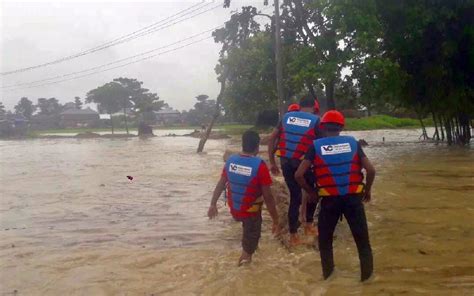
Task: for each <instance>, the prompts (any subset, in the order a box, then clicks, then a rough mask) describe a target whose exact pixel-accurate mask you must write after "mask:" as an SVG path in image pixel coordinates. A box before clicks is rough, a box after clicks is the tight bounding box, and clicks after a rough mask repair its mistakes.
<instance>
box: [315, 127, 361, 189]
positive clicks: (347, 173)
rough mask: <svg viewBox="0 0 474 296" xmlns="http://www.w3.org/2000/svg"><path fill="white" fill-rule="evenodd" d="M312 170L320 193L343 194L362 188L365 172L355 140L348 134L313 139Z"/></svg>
mask: <svg viewBox="0 0 474 296" xmlns="http://www.w3.org/2000/svg"><path fill="white" fill-rule="evenodd" d="M314 147H315V158H314V160H313V170H314V175H315V176H316V180H317V186H318V194H319V196H322V197H324V196H343V195H348V194H358V193H362V192H363V191H364V183H363V181H364V175H363V174H362V165H361V162H360V159H359V155H358V153H357V149H358V143H357V141H356V140H355V139H354V138H353V137H350V136H337V137H328V138H322V139H318V140H315V141H314Z"/></svg>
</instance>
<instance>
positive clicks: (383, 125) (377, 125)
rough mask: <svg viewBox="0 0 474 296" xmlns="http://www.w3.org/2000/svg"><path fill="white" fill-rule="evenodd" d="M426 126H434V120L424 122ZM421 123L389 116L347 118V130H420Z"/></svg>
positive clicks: (415, 120)
mask: <svg viewBox="0 0 474 296" xmlns="http://www.w3.org/2000/svg"><path fill="white" fill-rule="evenodd" d="M423 122H424V124H425V125H426V126H431V125H432V123H433V122H432V120H430V119H426V120H423ZM420 127H421V124H420V121H419V120H417V119H412V118H396V117H392V116H388V115H374V116H370V117H364V118H347V119H346V127H345V129H346V130H351V131H358V130H375V129H397V128H420Z"/></svg>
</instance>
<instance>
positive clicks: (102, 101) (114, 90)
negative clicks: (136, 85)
mask: <svg viewBox="0 0 474 296" xmlns="http://www.w3.org/2000/svg"><path fill="white" fill-rule="evenodd" d="M123 93H124V92H123V87H122V86H121V85H120V84H118V83H116V82H109V83H106V84H104V85H102V86H99V87H98V88H95V89H93V90H91V91H89V92H88V93H87V95H86V98H85V101H86V102H87V103H91V102H93V103H96V104H97V107H98V109H99V111H100V112H106V113H108V114H109V115H110V124H111V128H112V134H113V133H114V121H113V118H112V114H113V113H116V112H118V111H120V107H121V104H120V98H121V96H123Z"/></svg>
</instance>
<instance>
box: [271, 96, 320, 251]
mask: <svg viewBox="0 0 474 296" xmlns="http://www.w3.org/2000/svg"><path fill="white" fill-rule="evenodd" d="M300 108H301V110H300V111H297V112H288V113H286V114H285V115H284V116H283V118H282V121H281V122H280V123H279V124H278V127H277V128H276V129H275V130H274V131H273V132H272V134H271V135H270V140H269V143H268V156H269V159H270V169H271V171H272V173H273V174H275V175H278V174H279V173H280V170H279V169H278V166H277V165H276V161H275V154H276V155H277V156H279V157H280V164H281V170H282V172H283V177H284V178H285V183H286V185H287V186H288V190H289V191H290V206H289V208H288V226H289V232H290V245H291V246H296V245H298V244H300V239H299V237H298V228H299V224H300V222H299V219H298V218H299V209H300V205H301V200H302V192H301V187H300V186H299V185H298V183H297V182H296V180H295V172H296V169H297V168H298V166H299V164H300V162H301V160H302V159H303V158H304V155H305V153H306V151H307V150H308V147H309V146H310V145H311V144H312V143H313V141H314V140H315V139H316V136H317V135H318V133H319V131H318V126H319V117H318V116H316V115H314V114H313V111H314V98H312V97H311V96H306V97H303V98H302V99H301V100H300ZM275 147H276V149H275ZM305 176H306V178H307V179H308V182H310V183H314V182H313V181H312V180H313V176H312V172H311V171H310V170H308V172H307V173H306V175H305ZM315 210H316V204H315V203H310V204H307V207H306V225H305V234H306V235H310V236H316V234H317V232H316V228H315V226H314V224H313V221H314V212H315Z"/></svg>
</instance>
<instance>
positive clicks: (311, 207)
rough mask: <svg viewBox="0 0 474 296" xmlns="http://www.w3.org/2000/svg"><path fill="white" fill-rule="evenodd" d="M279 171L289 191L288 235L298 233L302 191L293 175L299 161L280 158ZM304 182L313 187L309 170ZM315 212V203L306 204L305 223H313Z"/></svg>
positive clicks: (312, 179) (312, 177)
mask: <svg viewBox="0 0 474 296" xmlns="http://www.w3.org/2000/svg"><path fill="white" fill-rule="evenodd" d="M280 162H281V171H282V172H283V177H284V178H285V183H286V186H288V190H289V191H290V206H289V208H288V228H289V230H290V233H296V232H298V227H299V224H300V223H299V221H298V219H299V209H300V205H301V200H302V190H301V187H300V185H299V184H298V182H296V179H295V173H296V170H297V169H298V166H299V165H300V163H301V161H300V160H297V159H287V158H283V157H282V158H281V159H280ZM304 177H305V179H306V182H307V183H308V184H309V185H310V186H314V175H313V172H311V170H308V171H307V172H306V174H305V176H304ZM315 211H316V204H315V203H308V204H307V207H306V222H307V223H311V222H313V221H314V212H315Z"/></svg>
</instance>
